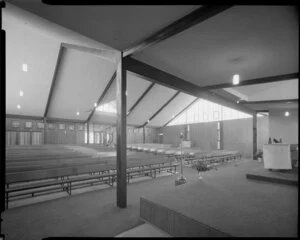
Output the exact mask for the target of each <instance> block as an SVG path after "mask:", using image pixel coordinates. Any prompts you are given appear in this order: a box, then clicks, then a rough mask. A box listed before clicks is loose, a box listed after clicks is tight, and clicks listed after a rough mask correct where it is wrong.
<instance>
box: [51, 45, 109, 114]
mask: <svg viewBox="0 0 300 240" xmlns="http://www.w3.org/2000/svg"><path fill="white" fill-rule="evenodd" d="M114 71H115V64H113V63H112V62H109V61H106V60H103V59H102V58H101V57H98V56H97V55H93V54H90V53H86V52H84V51H78V50H73V49H65V50H64V51H63V55H62V59H61V61H60V65H59V68H58V73H57V76H56V78H57V80H56V83H55V88H54V90H53V95H52V101H51V105H50V108H49V113H48V116H49V117H58V118H65V119H74V118H75V119H79V120H86V119H87V118H88V116H89V113H90V109H92V108H93V107H94V103H96V102H97V100H98V98H99V96H100V94H101V93H102V92H103V90H104V89H105V86H106V85H107V83H108V81H109V80H110V78H111V76H112V75H113V73H114ZM77 112H79V113H80V115H78V116H77V114H76V113H77Z"/></svg>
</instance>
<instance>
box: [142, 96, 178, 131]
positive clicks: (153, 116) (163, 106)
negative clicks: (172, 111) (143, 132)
mask: <svg viewBox="0 0 300 240" xmlns="http://www.w3.org/2000/svg"><path fill="white" fill-rule="evenodd" d="M179 93H180V91H177V92H176V93H175V94H174V95H173V96H172V97H171V98H170V99H169V100H168V101H167V102H166V103H165V104H164V105H162V106H161V108H160V109H158V110H157V111H156V112H155V113H154V114H153V115H152V116H151V117H150V118H149V119H148V120H147V121H146V122H145V123H144V124H143V125H142V127H145V126H146V125H147V124H148V123H149V122H150V121H151V120H152V119H153V118H155V117H156V116H157V115H158V114H159V113H160V112H161V111H162V110H163V109H164V108H165V107H166V106H168V104H169V103H170V102H172V100H173V99H174V98H176V97H177V96H178V94H179Z"/></svg>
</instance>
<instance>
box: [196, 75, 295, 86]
mask: <svg viewBox="0 0 300 240" xmlns="http://www.w3.org/2000/svg"><path fill="white" fill-rule="evenodd" d="M297 78H299V72H296V73H289V74H283V75H276V76H269V77H263V78H255V79H248V80H243V81H240V83H239V84H237V85H233V84H232V83H222V84H216V85H211V86H204V87H201V88H202V89H203V90H213V89H221V88H234V87H241V86H246V85H255V84H264V83H271V82H279V81H288V80H292V79H297Z"/></svg>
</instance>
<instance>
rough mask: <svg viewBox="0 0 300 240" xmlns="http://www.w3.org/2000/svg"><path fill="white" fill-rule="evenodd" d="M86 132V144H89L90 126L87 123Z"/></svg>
mask: <svg viewBox="0 0 300 240" xmlns="http://www.w3.org/2000/svg"><path fill="white" fill-rule="evenodd" d="M86 132H87V141H86V143H87V144H90V124H89V123H88V122H87V123H86Z"/></svg>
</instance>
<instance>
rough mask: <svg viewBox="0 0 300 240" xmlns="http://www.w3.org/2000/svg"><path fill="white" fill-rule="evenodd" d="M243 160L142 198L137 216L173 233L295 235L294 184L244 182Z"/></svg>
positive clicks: (248, 165)
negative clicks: (199, 178)
mask: <svg viewBox="0 0 300 240" xmlns="http://www.w3.org/2000/svg"><path fill="white" fill-rule="evenodd" d="M253 166H254V167H257V166H258V165H257V163H252V162H250V161H249V162H246V163H245V164H241V165H240V166H238V167H233V166H230V167H226V168H224V169H220V170H219V171H218V172H213V171H210V172H207V173H205V174H204V178H203V180H196V179H195V180H194V179H192V180H191V179H188V183H187V184H184V185H180V186H177V187H174V188H171V189H170V190H168V191H165V192H164V193H163V194H159V195H156V196H151V197H149V196H148V197H147V198H146V197H145V198H144V197H142V198H141V200H140V216H141V218H142V219H143V220H146V221H148V222H149V223H151V224H153V225H155V226H156V227H158V228H160V229H161V230H163V231H165V232H167V233H168V234H170V235H171V236H173V237H297V230H298V227H297V224H298V189H297V188H295V187H292V186H285V185H281V184H268V183H265V182H258V181H249V180H248V179H246V178H245V174H246V173H247V172H248V171H249V170H251V169H253Z"/></svg>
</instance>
